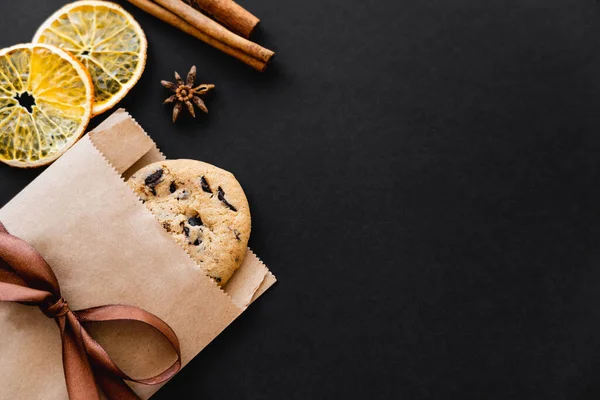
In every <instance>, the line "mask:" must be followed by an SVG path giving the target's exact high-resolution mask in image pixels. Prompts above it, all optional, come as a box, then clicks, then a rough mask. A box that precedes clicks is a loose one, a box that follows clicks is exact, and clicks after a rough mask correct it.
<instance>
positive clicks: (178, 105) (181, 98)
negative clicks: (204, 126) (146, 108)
mask: <svg viewBox="0 0 600 400" xmlns="http://www.w3.org/2000/svg"><path fill="white" fill-rule="evenodd" d="M195 80H196V66H195V65H193V66H192V68H191V69H190V72H188V76H187V81H186V82H184V81H183V79H181V76H179V74H178V73H177V72H175V83H173V82H169V81H160V83H161V84H162V85H163V86H164V87H166V88H167V89H169V90H170V91H172V92H174V93H175V94H174V95H172V96H170V97H169V98H167V99H166V100H165V101H164V103H163V104H167V103H173V102H175V107H173V122H175V121H177V117H179V113H180V112H181V110H182V109H183V105H184V104H185V106H186V107H187V109H188V111H189V112H190V114H192V117H196V113H195V112H194V104H195V105H196V106H197V107H198V108H199V109H201V110H202V111H204V112H205V113H207V112H208V109H207V108H206V104H204V100H202V99H201V98H200V96H201V95H203V94H206V93H208V92H209V91H210V90H211V89H214V87H215V85H211V84H202V85H198V86H196V87H194V81H195ZM192 103H193V104H192Z"/></svg>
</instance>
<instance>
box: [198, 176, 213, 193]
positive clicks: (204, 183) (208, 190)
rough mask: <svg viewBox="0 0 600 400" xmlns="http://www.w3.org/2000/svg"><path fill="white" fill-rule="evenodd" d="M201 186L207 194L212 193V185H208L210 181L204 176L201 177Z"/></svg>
mask: <svg viewBox="0 0 600 400" xmlns="http://www.w3.org/2000/svg"><path fill="white" fill-rule="evenodd" d="M200 185H201V186H202V190H204V191H205V192H206V193H212V190H211V188H210V185H209V184H208V181H207V180H206V178H205V177H203V176H202V177H200Z"/></svg>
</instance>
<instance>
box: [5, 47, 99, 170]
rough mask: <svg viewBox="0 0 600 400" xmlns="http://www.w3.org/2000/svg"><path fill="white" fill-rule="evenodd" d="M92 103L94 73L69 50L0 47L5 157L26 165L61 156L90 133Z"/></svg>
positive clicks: (10, 161) (21, 165) (41, 162)
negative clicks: (88, 131)
mask: <svg viewBox="0 0 600 400" xmlns="http://www.w3.org/2000/svg"><path fill="white" fill-rule="evenodd" d="M93 103H94V88H93V85H92V79H91V77H90V76H89V74H88V72H87V70H86V68H85V67H84V66H83V65H82V64H81V63H80V62H79V61H77V59H75V58H74V57H73V56H72V55H70V54H69V53H67V52H66V51H64V50H61V49H59V48H57V47H54V46H49V45H45V44H20V45H16V46H13V47H9V48H6V49H3V50H0V161H2V162H4V163H6V164H9V165H12V166H15V167H22V168H26V167H38V166H41V165H45V164H48V163H50V162H52V161H54V160H56V159H57V158H58V157H60V156H61V155H62V154H63V153H64V152H65V151H67V149H69V147H71V146H72V145H73V144H74V143H75V142H76V141H77V139H79V137H81V135H82V134H83V132H84V131H85V128H86V127H87V124H88V122H89V121H90V118H91V116H92V107H93Z"/></svg>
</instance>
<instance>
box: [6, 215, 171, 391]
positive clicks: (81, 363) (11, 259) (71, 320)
mask: <svg viewBox="0 0 600 400" xmlns="http://www.w3.org/2000/svg"><path fill="white" fill-rule="evenodd" d="M2 260H4V262H2ZM0 301H11V302H18V303H24V304H27V305H32V306H38V307H39V308H40V309H41V310H42V312H43V313H44V314H45V315H46V316H47V317H48V318H53V319H54V320H55V321H56V324H57V325H58V328H59V329H60V335H61V338H62V356H63V367H64V372H65V380H66V383H67V391H68V393H69V399H71V400H96V399H98V400H99V399H100V394H99V392H98V388H100V389H101V390H102V392H103V393H104V394H105V395H106V396H107V397H108V398H109V399H119V400H121V399H123V400H134V399H138V400H139V398H138V396H137V395H136V394H135V393H134V392H133V390H131V388H130V387H129V386H128V385H127V384H126V383H125V382H124V381H123V379H126V380H128V381H132V382H138V383H142V384H146V385H155V384H158V383H162V382H165V381H166V380H168V379H170V378H171V377H172V376H173V375H175V374H176V373H177V372H178V371H179V369H180V368H181V351H180V348H179V340H178V339H177V335H176V334H175V332H173V330H172V329H171V327H170V326H169V325H167V324H166V323H165V322H164V321H163V320H161V319H160V318H158V317H157V316H155V315H153V314H150V313H149V312H146V311H144V310H142V309H140V308H137V307H131V306H125V305H107V306H100V307H93V308H88V309H85V310H79V311H72V310H71V309H70V308H69V306H68V304H67V302H66V301H65V299H64V298H63V297H62V296H61V294H60V287H59V285H58V281H57V279H56V276H55V275H54V272H53V271H52V268H50V266H49V265H48V263H46V261H45V260H44V259H43V258H42V256H41V255H40V254H39V253H38V252H37V251H36V250H35V249H33V247H31V246H30V245H29V244H27V243H26V242H25V241H23V240H21V239H19V238H17V237H15V236H12V235H11V234H9V233H8V232H7V231H6V228H5V227H4V225H3V224H2V223H1V222H0ZM121 320H129V321H138V322H142V323H145V324H147V325H150V326H151V327H153V328H154V329H156V330H157V331H159V332H160V333H161V334H162V335H163V336H164V337H165V338H167V340H169V342H170V343H171V345H172V346H173V348H174V349H175V352H176V353H177V360H176V361H175V362H174V363H173V365H171V366H170V367H169V368H167V369H166V370H165V371H164V372H162V373H161V374H159V375H156V376H153V377H151V378H147V379H133V378H131V377H130V376H128V375H127V374H125V373H124V372H123V371H121V370H120V369H119V367H117V366H116V365H115V363H114V362H113V361H112V360H111V358H110V356H109V355H108V353H106V351H105V350H104V349H103V348H102V346H100V344H99V343H98V342H96V341H95V340H94V339H92V338H91V336H90V335H89V334H88V333H87V332H86V330H85V329H84V327H83V325H82V323H84V322H102V321H121Z"/></svg>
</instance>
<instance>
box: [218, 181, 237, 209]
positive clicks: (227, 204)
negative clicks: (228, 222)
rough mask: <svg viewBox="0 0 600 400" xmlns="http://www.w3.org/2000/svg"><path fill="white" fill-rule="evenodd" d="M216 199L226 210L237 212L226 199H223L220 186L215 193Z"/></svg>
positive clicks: (223, 193)
mask: <svg viewBox="0 0 600 400" xmlns="http://www.w3.org/2000/svg"><path fill="white" fill-rule="evenodd" d="M217 197H218V198H219V200H221V202H222V203H223V204H225V206H226V207H227V208H229V209H230V210H232V211H237V208H235V207H234V206H232V205H231V204H230V203H229V202H228V201H227V200H226V199H225V192H224V191H223V189H221V186H219V190H218V191H217Z"/></svg>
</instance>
